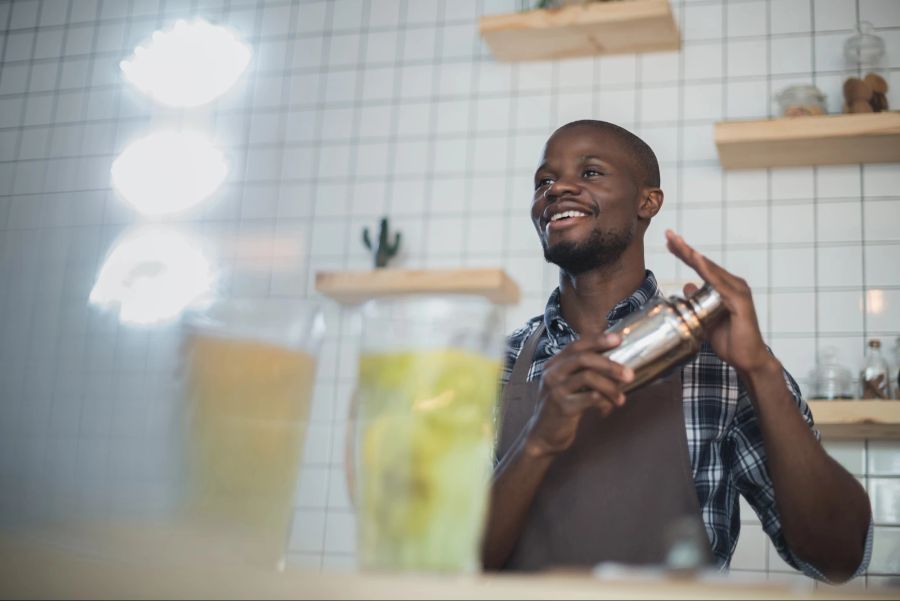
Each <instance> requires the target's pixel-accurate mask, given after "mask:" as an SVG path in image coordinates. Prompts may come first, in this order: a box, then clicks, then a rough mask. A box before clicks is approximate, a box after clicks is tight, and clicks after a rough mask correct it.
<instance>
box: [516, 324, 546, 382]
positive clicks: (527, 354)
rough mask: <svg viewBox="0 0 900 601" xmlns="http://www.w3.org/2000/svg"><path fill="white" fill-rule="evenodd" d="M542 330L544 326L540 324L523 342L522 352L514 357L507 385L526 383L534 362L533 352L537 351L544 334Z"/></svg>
mask: <svg viewBox="0 0 900 601" xmlns="http://www.w3.org/2000/svg"><path fill="white" fill-rule="evenodd" d="M544 330H545V326H544V324H543V323H541V325H539V326H538V328H537V329H536V330H535V331H534V332H532V333H531V334H530V335H529V336H528V338H527V339H526V340H525V343H524V344H523V345H522V350H521V351H519V356H518V357H516V363H515V365H513V369H512V373H511V374H510V375H509V382H508V384H524V383H525V382H527V381H528V372H529V371H530V370H531V364H532V362H533V361H534V352H535V351H536V350H537V345H538V343H539V342H540V341H541V335H542V334H543V333H544Z"/></svg>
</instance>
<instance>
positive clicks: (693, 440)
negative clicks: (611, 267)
mask: <svg viewBox="0 0 900 601" xmlns="http://www.w3.org/2000/svg"><path fill="white" fill-rule="evenodd" d="M660 294H661V293H660V291H659V288H658V286H657V284H656V278H655V277H654V276H653V273H652V272H650V271H647V275H646V277H645V279H644V281H643V283H642V284H641V286H640V287H639V288H638V289H637V290H636V291H635V292H634V293H633V294H632V295H631V296H629V297H628V298H626V299H624V300H622V301H621V302H619V303H618V304H617V305H616V306H615V307H613V308H612V310H611V311H610V312H609V314H608V315H607V321H608V322H609V325H610V326H612V325H613V324H615V323H616V322H618V321H619V320H621V319H622V318H623V317H625V316H626V315H628V314H630V313H631V312H633V311H635V310H637V309H638V308H639V307H641V306H642V305H643V304H644V303H646V302H647V301H648V300H650V299H651V298H653V297H654V296H658V295H660ZM541 323H543V324H544V325H545V326H546V329H545V330H544V333H543V335H542V336H541V340H540V341H539V342H538V345H537V348H536V349H535V353H534V359H533V362H532V364H531V368H530V369H529V370H528V381H532V380H535V379H538V378H540V377H541V375H542V374H543V371H544V364H545V363H546V362H547V360H548V359H550V358H551V357H553V356H554V355H556V354H557V353H559V352H560V351H561V350H562V349H563V348H564V347H565V346H566V345H567V344H569V343H570V342H572V341H573V340H575V339H576V338H577V336H576V334H575V331H574V330H572V328H571V326H569V324H568V323H566V321H565V319H563V317H562V314H561V311H560V306H559V289H558V288H557V289H556V290H555V291H554V292H553V294H551V295H550V300H549V301H548V302H547V308H546V310H545V311H544V314H543V315H538V316H536V317H534V318H532V319H530V320H529V321H528V322H527V323H526V324H525V325H524V326H522V327H521V328H519V329H518V330H516V331H515V332H513V333H512V335H511V336H510V337H509V339H508V341H507V349H506V364H505V367H504V370H503V374H502V384H503V385H504V386H505V385H506V383H507V382H508V381H509V377H510V374H511V373H512V368H513V365H514V364H515V362H516V359H517V358H518V356H519V353H520V352H521V351H522V346H523V345H524V344H525V340H526V339H527V338H528V337H529V336H530V335H531V333H532V332H534V331H535V330H536V329H537V328H538V326H540V324H541ZM784 378H785V382H786V383H787V386H788V390H790V391H791V394H793V395H794V399H795V400H796V401H797V407H798V409H799V411H800V412H801V414H802V415H803V418H804V419H805V420H806V423H807V424H809V427H810V428H811V429H812V430H813V432H814V433H815V435H816V438H818V437H819V433H818V431H817V430H816V429H815V428H814V424H813V418H812V413H810V410H809V407H808V406H807V404H806V403H805V402H804V401H803V398H802V396H801V393H800V389H799V387H798V386H797V383H796V382H794V379H793V378H792V377H791V376H790V374H788V373H787V372H786V371H785V372H784ZM682 388H683V391H682V397H683V403H684V423H685V429H686V431H687V442H688V450H689V453H690V458H691V470H692V472H693V477H694V486H695V487H696V489H697V497H698V499H699V500H700V509H701V514H702V519H703V523H704V524H705V526H706V533H707V535H708V536H709V540H710V542H711V546H712V551H713V555H714V556H715V558H716V562H717V564H718V566H719V568H720V569H723V570H724V569H727V568H728V566H729V564H730V562H731V555H732V554H733V553H734V549H735V546H736V545H737V540H738V535H739V534H740V530H741V520H740V508H739V505H738V494H741V495H743V496H744V498H745V499H747V501H748V502H749V503H750V505H751V506H752V507H753V509H754V510H755V511H756V514H757V515H758V516H759V519H760V521H761V522H762V526H763V528H764V529H765V531H766V533H767V534H768V535H769V538H771V539H772V542H773V543H774V545H775V548H776V549H777V550H778V554H779V555H781V557H783V558H784V560H785V561H787V562H788V563H789V564H791V565H792V566H794V567H795V568H797V569H800V570H802V571H803V572H804V573H805V574H807V575H808V576H811V577H814V578H817V579H820V580H826V579H825V578H824V577H823V576H822V574H821V573H819V572H818V571H817V570H816V569H815V568H813V567H812V566H810V565H809V564H806V563H804V562H803V561H801V560H799V559H797V558H796V557H794V555H793V554H792V553H791V552H790V550H789V549H788V547H787V545H786V543H785V540H784V536H783V534H782V531H781V520H780V518H779V515H778V509H777V508H776V506H775V491H774V488H773V486H772V479H771V477H770V476H769V472H768V469H767V468H766V452H765V448H764V447H763V439H762V432H761V431H760V429H759V422H758V421H757V418H756V413H755V411H754V409H753V405H752V404H751V402H750V396H749V393H748V392H747V389H746V388H745V387H744V385H743V384H742V383H741V381H740V379H739V378H738V375H737V372H736V371H735V370H734V368H733V367H731V366H729V365H728V364H726V363H725V362H723V361H722V360H721V359H719V358H718V356H716V354H715V353H714V352H713V350H712V348H711V347H710V346H709V344H707V343H704V344H703V345H702V346H701V348H700V352H699V353H698V355H697V356H696V357H695V358H694V359H692V360H691V361H690V362H688V363H687V364H685V365H684V367H683V368H682ZM871 549H872V526H871V524H870V525H869V535H868V538H867V540H866V553H865V557H864V559H863V562H862V564H861V565H860V567H859V569H858V570H857V575H858V574H861V573H862V572H863V571H864V570H865V568H866V567H867V566H868V563H869V558H870V556H871Z"/></svg>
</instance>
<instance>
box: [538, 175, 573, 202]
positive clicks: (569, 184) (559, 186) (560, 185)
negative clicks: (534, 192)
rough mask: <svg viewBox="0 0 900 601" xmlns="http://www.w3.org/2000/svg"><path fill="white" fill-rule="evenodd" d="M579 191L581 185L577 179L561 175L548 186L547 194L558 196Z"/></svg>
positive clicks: (553, 196)
mask: <svg viewBox="0 0 900 601" xmlns="http://www.w3.org/2000/svg"><path fill="white" fill-rule="evenodd" d="M578 191H579V186H578V183H577V181H575V180H573V179H570V178H567V177H560V178H559V179H557V180H556V181H554V182H553V185H551V186H550V187H549V188H547V192H546V195H547V196H548V197H552V198H558V197H560V196H563V195H565V194H578Z"/></svg>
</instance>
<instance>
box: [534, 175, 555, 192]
mask: <svg viewBox="0 0 900 601" xmlns="http://www.w3.org/2000/svg"><path fill="white" fill-rule="evenodd" d="M552 184H553V178H551V177H542V178H541V179H539V180H537V183H536V184H535V186H534V189H535V190H537V189H538V188H543V187H544V186H550V185H552Z"/></svg>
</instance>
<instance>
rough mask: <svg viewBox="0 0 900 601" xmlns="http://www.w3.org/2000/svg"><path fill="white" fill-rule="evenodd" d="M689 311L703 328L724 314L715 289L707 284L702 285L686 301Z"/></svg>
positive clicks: (723, 308)
mask: <svg viewBox="0 0 900 601" xmlns="http://www.w3.org/2000/svg"><path fill="white" fill-rule="evenodd" d="M687 300H688V302H689V303H690V304H691V309H692V310H693V311H694V314H695V315H696V316H697V318H698V319H699V320H700V323H702V324H703V325H704V326H705V325H707V324H709V323H710V322H712V320H714V319H716V318H717V317H719V315H721V314H723V313H724V312H725V305H724V304H723V303H722V297H721V296H719V293H718V292H716V290H715V288H713V287H712V286H710V285H709V284H703V286H702V287H701V288H700V289H698V290H697V291H696V292H695V293H694V294H692V295H691V296H690V298H688V299H687Z"/></svg>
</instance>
